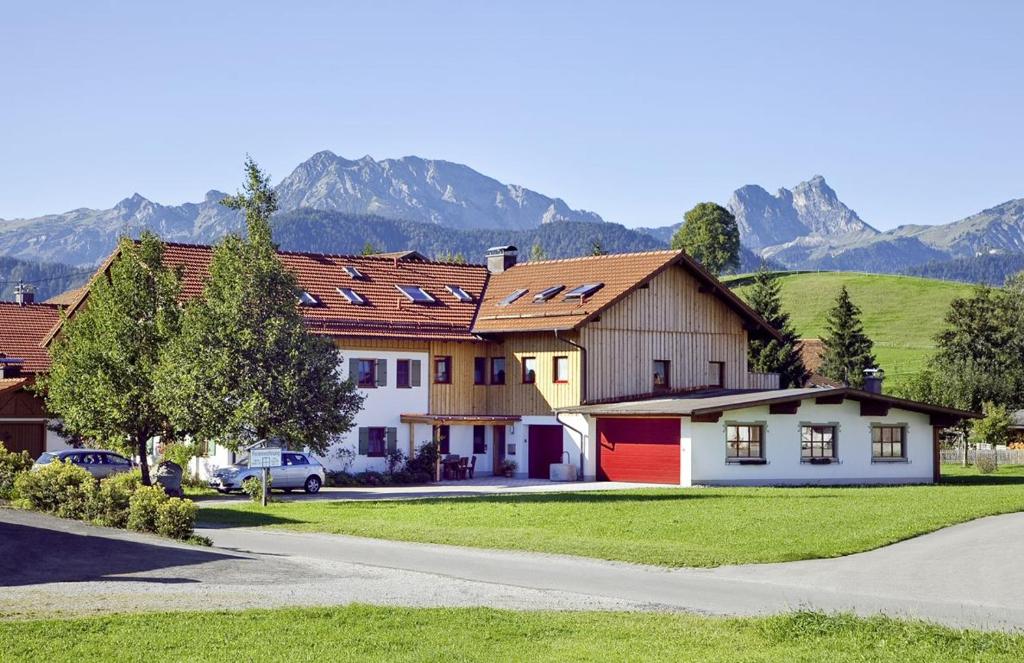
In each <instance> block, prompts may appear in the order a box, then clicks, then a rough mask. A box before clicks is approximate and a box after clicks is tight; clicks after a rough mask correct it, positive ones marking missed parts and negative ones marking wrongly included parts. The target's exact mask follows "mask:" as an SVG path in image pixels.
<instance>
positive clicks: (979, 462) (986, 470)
mask: <svg viewBox="0 0 1024 663" xmlns="http://www.w3.org/2000/svg"><path fill="white" fill-rule="evenodd" d="M974 465H975V467H977V468H978V471H979V472H981V473H982V474H992V473H993V472H995V471H996V455H995V453H991V454H982V453H980V452H979V453H978V455H977V457H976V458H975V459H974Z"/></svg>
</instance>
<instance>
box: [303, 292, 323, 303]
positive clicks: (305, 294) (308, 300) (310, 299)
mask: <svg viewBox="0 0 1024 663" xmlns="http://www.w3.org/2000/svg"><path fill="white" fill-rule="evenodd" d="M319 305H320V300H319V299H317V298H316V297H314V296H313V295H311V294H309V293H308V292H306V291H305V290H300V291H299V306H319Z"/></svg>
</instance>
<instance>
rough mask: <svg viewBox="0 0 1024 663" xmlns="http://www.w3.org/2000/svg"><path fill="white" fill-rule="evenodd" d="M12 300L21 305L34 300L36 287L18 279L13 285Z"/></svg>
mask: <svg viewBox="0 0 1024 663" xmlns="http://www.w3.org/2000/svg"><path fill="white" fill-rule="evenodd" d="M14 301H15V302H17V303H18V304H20V305H21V306H24V305H25V304H31V303H33V302H34V301H36V289H35V288H33V287H32V286H30V285H29V284H27V283H23V282H21V281H18V285H16V286H15V287H14Z"/></svg>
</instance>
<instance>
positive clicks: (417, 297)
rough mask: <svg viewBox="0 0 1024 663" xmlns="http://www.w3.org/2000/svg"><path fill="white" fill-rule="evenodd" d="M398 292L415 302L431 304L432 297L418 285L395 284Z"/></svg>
mask: <svg viewBox="0 0 1024 663" xmlns="http://www.w3.org/2000/svg"><path fill="white" fill-rule="evenodd" d="M395 287H396V288H398V292H400V293H402V294H403V295H405V296H406V297H408V298H409V301H410V302H413V303H415V304H433V303H434V298H433V297H431V296H430V294H429V293H428V292H427V291H426V290H424V289H423V288H421V287H419V286H418V285H396V286H395Z"/></svg>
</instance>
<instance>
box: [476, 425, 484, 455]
mask: <svg viewBox="0 0 1024 663" xmlns="http://www.w3.org/2000/svg"><path fill="white" fill-rule="evenodd" d="M486 430H487V426H473V453H475V454H485V453H487V440H486V438H485V437H484V435H485V431H486Z"/></svg>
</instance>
